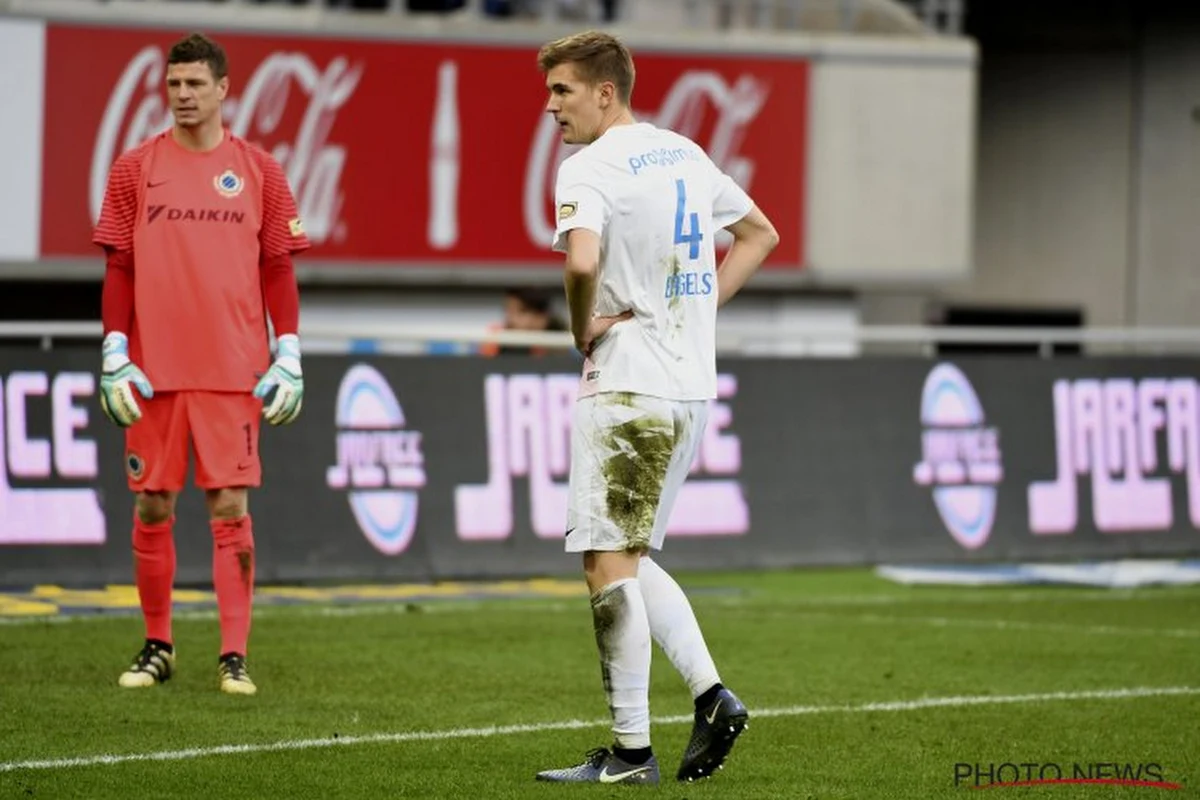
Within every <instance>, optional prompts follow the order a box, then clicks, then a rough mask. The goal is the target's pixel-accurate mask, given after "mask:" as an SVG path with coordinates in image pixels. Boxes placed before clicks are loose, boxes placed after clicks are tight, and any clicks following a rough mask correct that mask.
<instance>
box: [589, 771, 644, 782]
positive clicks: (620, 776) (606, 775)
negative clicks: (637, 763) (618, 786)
mask: <svg viewBox="0 0 1200 800" xmlns="http://www.w3.org/2000/svg"><path fill="white" fill-rule="evenodd" d="M649 771H650V768H649V767H638V768H637V769H631V770H626V771H625V772H617V773H615V774H614V773H612V772H609V771H608V767H605V768H604V769H602V770H600V782H601V783H617V782H619V781H623V780H625V779H626V778H632V777H633V776H634V775H641V774H642V773H643V772H649Z"/></svg>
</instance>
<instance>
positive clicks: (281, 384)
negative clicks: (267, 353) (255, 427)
mask: <svg viewBox="0 0 1200 800" xmlns="http://www.w3.org/2000/svg"><path fill="white" fill-rule="evenodd" d="M254 396H255V397H257V398H259V399H260V400H262V401H263V418H264V419H266V421H267V422H269V423H271V424H272V425H287V424H288V423H289V422H291V421H293V420H294V419H296V417H298V416H300V406H301V405H303V401H304V375H303V373H301V371H300V337H299V336H297V335H296V334H294V333H285V334H284V335H282V336H280V337H279V343H278V348H277V349H276V352H275V362H274V363H273V364H271V368H270V369H269V370H267V374H266V375H263V376H262V378H261V379H260V380H259V381H258V385H257V386H255V387H254Z"/></svg>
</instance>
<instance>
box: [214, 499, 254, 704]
mask: <svg viewBox="0 0 1200 800" xmlns="http://www.w3.org/2000/svg"><path fill="white" fill-rule="evenodd" d="M204 499H205V503H206V505H207V506H208V517H209V526H210V527H211V528H212V534H213V589H214V590H215V591H216V594H217V614H218V616H219V617H220V621H221V655H220V658H219V660H218V674H219V676H220V679H221V691H223V692H226V693H228V694H254V693H255V692H256V691H258V689H257V687H256V686H255V685H254V681H252V680H251V679H250V674H249V673H248V672H247V671H246V654H247V642H248V641H249V638H250V613H251V607H252V605H253V598H254V530H253V527H252V524H251V521H250V513H249V503H250V500H249V491H248V490H247V489H246V488H244V487H232V488H225V489H209V490H207V491H206V492H205V498H204Z"/></svg>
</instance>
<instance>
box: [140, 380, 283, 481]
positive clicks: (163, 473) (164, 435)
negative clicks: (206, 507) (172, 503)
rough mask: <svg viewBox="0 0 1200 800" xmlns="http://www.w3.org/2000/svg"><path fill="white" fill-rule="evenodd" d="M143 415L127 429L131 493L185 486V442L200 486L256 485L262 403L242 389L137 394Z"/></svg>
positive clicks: (259, 465) (259, 467) (186, 460)
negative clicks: (145, 396)
mask: <svg viewBox="0 0 1200 800" xmlns="http://www.w3.org/2000/svg"><path fill="white" fill-rule="evenodd" d="M138 404H139V405H140V406H141V408H142V418H141V419H140V420H138V421H137V422H135V423H133V425H131V426H130V427H129V428H128V429H127V430H126V432H125V472H126V475H127V476H128V478H129V488H130V489H132V490H133V491H135V492H143V491H151V492H157V491H171V492H177V491H179V490H181V489H183V484H184V481H185V480H186V479H187V468H188V443H189V440H190V442H191V446H192V449H193V451H194V452H195V454H196V478H195V480H196V485H197V486H199V487H200V488H202V489H228V488H233V487H240V486H259V485H260V484H261V483H262V462H261V461H260V460H259V457H258V433H259V419H260V416H261V414H262V401H261V400H259V399H258V398H256V397H254V396H253V395H252V394H249V393H241V392H164V393H162V394H155V395H154V397H153V398H152V399H150V400H146V399H144V398H138Z"/></svg>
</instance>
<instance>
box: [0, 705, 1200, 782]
mask: <svg viewBox="0 0 1200 800" xmlns="http://www.w3.org/2000/svg"><path fill="white" fill-rule="evenodd" d="M1186 695H1200V687H1194V686H1161V687H1154V686H1142V687H1137V688H1132V689H1096V690H1091V691H1078V692H1049V693H1043V694H1010V695H962V696H951V697H922V698H918V699H916V700H889V701H885V702H876V703H859V704H847V705H825V706H784V707H780V708H759V709H752V710H751V712H750V716H751V719H761V718H764V717H799V716H808V715H813V714H870V713H884V712H899V711H921V710H923V709H927V708H965V707H970V706H987V705H1008V704H1014V703H1032V704H1040V703H1055V702H1069V701H1078V700H1124V699H1131V698H1141V697H1173V696H1186ZM692 719H693V717H692V715H691V714H678V715H675V716H669V717H655V718H654V719H653V722H654V724H656V725H681V724H685V723H690V722H692ZM609 724H611V721H610V720H592V721H590V722H589V721H584V720H563V721H560V722H539V723H533V724H528V725H498V726H489V727H485V728H451V729H449V730H441V731H407V732H401V733H374V734H368V735H366V736H337V737H330V738H324V739H290V740H284V741H280V742H269V743H265V744H233V745H221V746H219V747H194V748H189V749H187V750H162V751H158V752H153V753H124V754H104V755H92V756H79V757H76V758H53V759H42V760H36V761H9V762H0V773H5V772H18V771H30V770H53V769H69V768H72V767H93V766H102V765H103V766H109V765H113V764H129V763H135V762H145V761H189V760H192V759H196V758H206V757H209V756H229V755H246V754H250V753H278V752H283V751H288V750H315V749H320V748H329V747H350V746H352V745H360V744H397V743H403V742H429V741H445V740H447V739H488V738H493V737H496V736H512V735H514V734H526V733H547V732H551V731H570V730H582V729H586V728H600V727H604V726H607V725H609Z"/></svg>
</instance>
